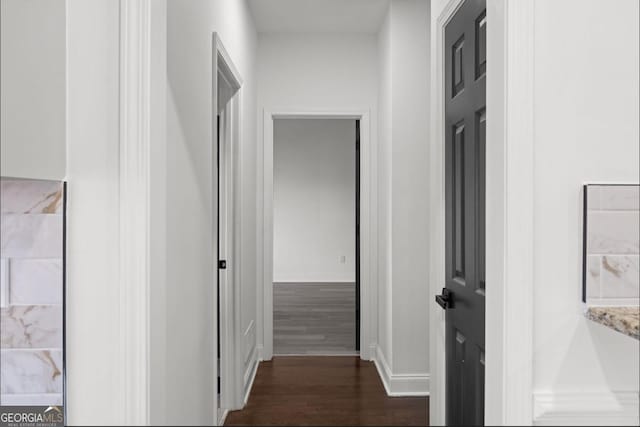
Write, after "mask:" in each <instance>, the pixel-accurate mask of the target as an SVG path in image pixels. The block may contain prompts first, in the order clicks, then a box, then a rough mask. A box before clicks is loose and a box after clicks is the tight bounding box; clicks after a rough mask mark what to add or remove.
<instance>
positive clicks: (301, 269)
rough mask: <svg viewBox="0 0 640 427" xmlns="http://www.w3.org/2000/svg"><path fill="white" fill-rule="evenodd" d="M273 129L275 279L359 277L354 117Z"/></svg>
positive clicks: (293, 122)
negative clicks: (356, 255) (356, 261)
mask: <svg viewBox="0 0 640 427" xmlns="http://www.w3.org/2000/svg"><path fill="white" fill-rule="evenodd" d="M273 132H274V138H273V145H274V147H273V150H274V153H273V157H274V160H273V210H274V214H273V228H274V233H273V246H274V249H273V262H274V267H273V280H274V282H299V283H300V282H302V283H304V282H355V268H356V266H355V209H356V207H355V195H356V194H355V192H356V187H355V173H356V167H355V160H356V157H355V153H356V147H355V135H356V124H355V120H339V119H333V120H330V119H280V120H275V122H274V127H273ZM341 257H344V262H343V261H341Z"/></svg>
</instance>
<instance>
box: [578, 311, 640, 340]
mask: <svg viewBox="0 0 640 427" xmlns="http://www.w3.org/2000/svg"><path fill="white" fill-rule="evenodd" d="M586 316H587V318H588V319H590V320H593V321H594V322H597V323H600V324H601V325H604V326H606V327H608V328H611V329H613V330H615V331H618V332H622V333H623V334H625V335H628V336H630V337H632V338H635V339H637V340H640V307H589V308H587V312H586Z"/></svg>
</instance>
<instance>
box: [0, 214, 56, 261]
mask: <svg viewBox="0 0 640 427" xmlns="http://www.w3.org/2000/svg"><path fill="white" fill-rule="evenodd" d="M0 232H1V233H2V236H1V245H2V246H1V247H0V248H1V256H2V258H62V238H63V234H62V216H61V215H16V214H3V215H2V216H1V217H0Z"/></svg>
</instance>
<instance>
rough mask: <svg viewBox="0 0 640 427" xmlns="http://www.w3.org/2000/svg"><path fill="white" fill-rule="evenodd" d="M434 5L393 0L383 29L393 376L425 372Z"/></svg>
mask: <svg viewBox="0 0 640 427" xmlns="http://www.w3.org/2000/svg"><path fill="white" fill-rule="evenodd" d="M429 19H430V9H429V3H428V2H425V1H421V0H394V1H392V2H391V5H390V8H389V12H388V16H387V18H386V20H385V22H384V23H383V27H382V29H381V31H380V34H379V39H378V49H379V55H380V86H379V90H380V121H379V126H380V128H379V129H380V130H379V135H380V139H379V141H380V144H379V155H378V159H379V199H378V200H379V209H380V211H379V213H378V215H379V218H380V220H379V224H380V234H379V235H380V240H379V244H380V248H379V250H378V254H379V261H378V266H379V273H378V277H379V295H378V301H379V305H378V307H379V310H380V318H379V343H380V350H381V351H382V352H383V355H384V358H385V359H386V361H387V362H388V363H389V365H390V368H391V371H392V373H393V374H394V375H397V374H411V375H422V376H425V377H426V376H427V375H428V359H429V351H428V340H427V339H426V338H425V339H416V337H418V336H420V337H427V335H428V309H429V307H430V305H429V302H430V301H429V298H428V294H429V292H428V289H429V287H428V283H427V276H428V263H427V261H426V260H428V255H429V253H428V247H429V236H428V225H429V224H428V218H429V206H428V200H427V196H425V194H427V191H428V190H427V186H428V182H429V181H428V180H429V174H428V167H427V165H428V162H429V157H428V153H429V127H428V122H429V120H428V117H429V102H430V101H429V85H430V77H429V76H430V69H429V67H430V64H429V46H430V42H429V40H430V35H429Z"/></svg>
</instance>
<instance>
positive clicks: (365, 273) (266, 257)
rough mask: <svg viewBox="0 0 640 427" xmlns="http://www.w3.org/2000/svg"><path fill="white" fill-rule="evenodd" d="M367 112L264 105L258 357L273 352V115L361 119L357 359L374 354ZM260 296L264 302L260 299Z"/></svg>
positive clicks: (373, 176)
mask: <svg viewBox="0 0 640 427" xmlns="http://www.w3.org/2000/svg"><path fill="white" fill-rule="evenodd" d="M369 117H370V113H369V110H366V109H355V110H352V111H349V110H341V109H333V110H332V109H328V110H317V111H313V110H303V109H295V108H291V109H285V108H283V109H274V110H265V111H264V117H263V126H264V135H263V150H264V152H263V174H262V183H263V194H264V199H263V216H262V220H263V223H262V232H263V236H262V274H261V275H260V276H259V278H258V283H259V289H258V301H259V306H260V308H262V313H261V314H260V313H259V314H258V317H257V318H258V321H259V322H260V323H259V324H258V331H262V337H261V338H262V340H260V337H259V341H258V350H259V356H260V360H270V359H271V358H272V357H273V121H274V120H275V119H353V120H360V359H362V360H372V359H373V357H374V355H375V345H376V343H375V336H374V332H373V331H374V330H375V329H374V328H375V327H376V325H375V322H376V321H377V287H376V285H375V284H376V282H375V280H376V277H377V272H376V263H375V256H376V254H377V241H378V239H377V225H376V222H375V221H377V217H376V216H375V212H374V211H375V209H374V208H372V204H371V203H372V199H371V198H372V196H373V194H375V192H376V190H377V167H376V161H375V159H376V158H375V157H374V156H375V153H377V150H376V146H375V145H374V144H375V142H374V141H372V139H371V131H370V126H371V124H370V119H369ZM260 301H261V302H262V304H260Z"/></svg>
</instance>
